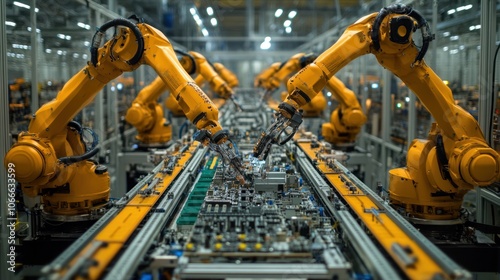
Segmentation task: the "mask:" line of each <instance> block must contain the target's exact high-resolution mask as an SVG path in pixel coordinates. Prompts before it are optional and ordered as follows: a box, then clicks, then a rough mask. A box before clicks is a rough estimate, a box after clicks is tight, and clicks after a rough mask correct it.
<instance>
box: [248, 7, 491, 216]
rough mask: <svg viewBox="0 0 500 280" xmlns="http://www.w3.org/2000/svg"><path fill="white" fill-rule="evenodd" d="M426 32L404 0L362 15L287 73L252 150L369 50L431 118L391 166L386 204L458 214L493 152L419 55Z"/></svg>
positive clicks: (487, 175) (487, 178) (487, 174)
mask: <svg viewBox="0 0 500 280" xmlns="http://www.w3.org/2000/svg"><path fill="white" fill-rule="evenodd" d="M416 29H421V32H422V39H423V45H422V47H421V48H420V49H418V48H417V47H416V46H415V44H414V42H413V39H412V34H413V32H414V30H416ZM432 39H433V35H432V34H431V33H430V30H429V26H428V24H427V22H426V21H425V20H424V18H423V17H422V16H421V15H420V14H419V13H418V12H417V11H415V10H412V9H411V8H409V7H407V6H404V5H400V4H396V5H391V6H389V7H386V8H383V9H382V10H381V11H380V12H379V13H374V14H371V15H368V16H365V17H363V18H361V19H360V20H358V21H357V22H356V23H354V24H353V25H351V26H349V27H348V28H347V29H346V31H345V32H344V33H343V34H342V36H341V37H340V38H339V40H338V41H337V42H336V43H335V44H334V45H333V46H331V47H330V48H329V49H328V50H326V51H325V52H324V53H323V54H321V55H320V56H319V57H318V58H317V60H316V61H315V62H314V63H311V64H310V65H309V66H307V67H306V68H304V69H303V70H302V71H301V72H300V73H298V74H297V75H295V76H294V77H292V78H291V79H290V80H289V83H292V85H293V87H294V90H293V91H292V92H291V93H290V94H289V96H288V97H287V99H286V100H285V101H284V102H283V103H281V104H280V113H279V114H278V120H277V122H278V124H277V125H275V126H276V128H275V130H276V129H278V130H280V131H278V132H273V133H272V134H271V133H270V130H268V132H267V133H264V134H263V136H262V137H261V139H260V140H259V142H258V143H257V145H256V146H255V147H254V151H256V152H257V153H258V152H261V151H265V149H264V148H266V147H267V146H266V145H268V144H266V143H278V142H279V138H278V137H279V136H280V134H281V133H282V131H283V130H284V129H286V128H287V127H288V126H291V127H292V128H294V129H295V125H296V123H297V119H300V114H299V113H297V109H298V108H299V107H300V106H302V105H303V104H305V103H307V102H308V101H309V100H310V99H311V98H312V97H314V96H315V94H316V92H318V89H319V88H322V87H324V86H325V84H326V82H327V80H328V79H330V78H331V77H332V76H333V75H334V74H335V73H336V72H337V71H338V70H339V69H341V68H342V67H343V66H345V65H346V64H347V63H349V62H350V61H352V60H353V59H355V58H357V57H359V56H361V55H364V54H367V53H373V54H374V55H375V56H376V58H377V60H378V62H379V63H380V64H381V65H382V66H384V67H385V68H387V69H388V70H390V71H391V72H393V73H394V74H396V75H397V76H398V77H399V78H400V79H401V80H402V81H404V82H405V83H406V85H407V86H408V87H409V88H410V89H411V90H412V91H413V92H415V94H416V95H417V96H418V97H419V99H420V100H421V101H422V103H423V105H424V106H425V107H426V108H427V109H428V110H429V112H430V113H431V114H432V116H433V117H434V118H435V120H436V124H434V125H433V127H432V129H431V131H430V133H429V137H428V139H426V140H419V139H417V140H414V141H413V142H412V144H411V146H410V149H409V150H408V155H407V166H406V168H398V169H393V170H391V171H390V185H389V193H390V198H391V202H392V204H393V205H396V206H399V207H401V208H402V209H403V210H404V211H406V212H407V213H408V215H409V216H412V217H415V218H417V219H430V220H448V219H455V218H457V217H458V216H459V210H460V206H461V202H462V199H463V195H464V194H465V193H466V192H467V191H468V190H470V189H471V188H473V187H474V186H486V185H489V184H491V183H493V182H495V181H496V180H498V179H499V177H500V157H499V155H498V153H497V152H496V151H495V150H493V149H492V148H490V147H489V146H488V144H487V143H486V141H485V140H484V137H483V134H482V132H481V130H480V128H479V125H478V123H477V122H476V120H475V119H474V118H473V117H472V116H471V115H470V114H468V113H467V112H466V111H465V110H463V109H462V108H460V107H459V106H457V105H455V102H454V99H453V96H452V93H451V90H450V89H449V88H448V87H447V86H446V85H445V84H444V83H443V81H442V80H441V79H440V78H439V77H438V76H437V75H436V74H435V73H434V71H432V69H431V68H430V67H429V66H427V64H426V63H425V62H424V61H423V57H424V55H425V52H426V51H427V48H428V45H429V42H430V41H431V40H432ZM289 138H291V137H287V138H286V139H285V141H287V140H289ZM281 142H283V141H281ZM263 147H264V148H263Z"/></svg>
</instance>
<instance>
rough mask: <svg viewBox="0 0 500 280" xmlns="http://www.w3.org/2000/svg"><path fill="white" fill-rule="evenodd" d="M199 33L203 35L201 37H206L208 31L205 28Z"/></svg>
mask: <svg viewBox="0 0 500 280" xmlns="http://www.w3.org/2000/svg"><path fill="white" fill-rule="evenodd" d="M201 33H203V36H205V37H207V36H208V30H207V29H206V28H203V29H202V30H201Z"/></svg>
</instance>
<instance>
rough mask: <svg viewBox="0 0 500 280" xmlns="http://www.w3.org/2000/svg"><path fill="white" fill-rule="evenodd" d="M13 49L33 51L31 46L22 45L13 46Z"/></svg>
mask: <svg viewBox="0 0 500 280" xmlns="http://www.w3.org/2000/svg"><path fill="white" fill-rule="evenodd" d="M12 47H13V48H14V49H22V50H30V49H31V46H28V45H21V44H12Z"/></svg>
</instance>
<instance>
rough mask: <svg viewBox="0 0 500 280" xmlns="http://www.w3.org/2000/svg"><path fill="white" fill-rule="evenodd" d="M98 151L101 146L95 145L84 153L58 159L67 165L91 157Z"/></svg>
mask: <svg viewBox="0 0 500 280" xmlns="http://www.w3.org/2000/svg"><path fill="white" fill-rule="evenodd" d="M98 152H99V147H94V148H93V149H92V150H90V151H88V152H86V153H84V154H83V155H79V156H71V157H62V158H59V159H58V160H59V161H60V162H62V163H64V164H66V165H70V164H73V163H77V162H80V161H84V160H87V159H90V158H91V157H93V156H95V155H96V154H97V153H98Z"/></svg>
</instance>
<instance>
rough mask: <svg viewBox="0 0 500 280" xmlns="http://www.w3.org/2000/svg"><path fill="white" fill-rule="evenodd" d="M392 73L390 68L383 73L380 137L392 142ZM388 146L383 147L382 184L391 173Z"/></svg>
mask: <svg viewBox="0 0 500 280" xmlns="http://www.w3.org/2000/svg"><path fill="white" fill-rule="evenodd" d="M391 75H392V73H390V72H389V71H388V70H386V69H384V70H383V74H382V80H383V88H382V131H381V135H380V138H382V140H383V141H384V142H386V143H387V142H390V141H391V137H390V132H391ZM388 155H389V153H388V152H387V147H386V146H385V145H384V146H383V148H382V156H381V158H382V170H383V172H384V173H386V174H385V175H384V176H383V182H382V184H383V185H384V186H386V185H387V182H388V176H389V173H388V172H387V171H388V169H389V167H390V164H389V162H388Z"/></svg>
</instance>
